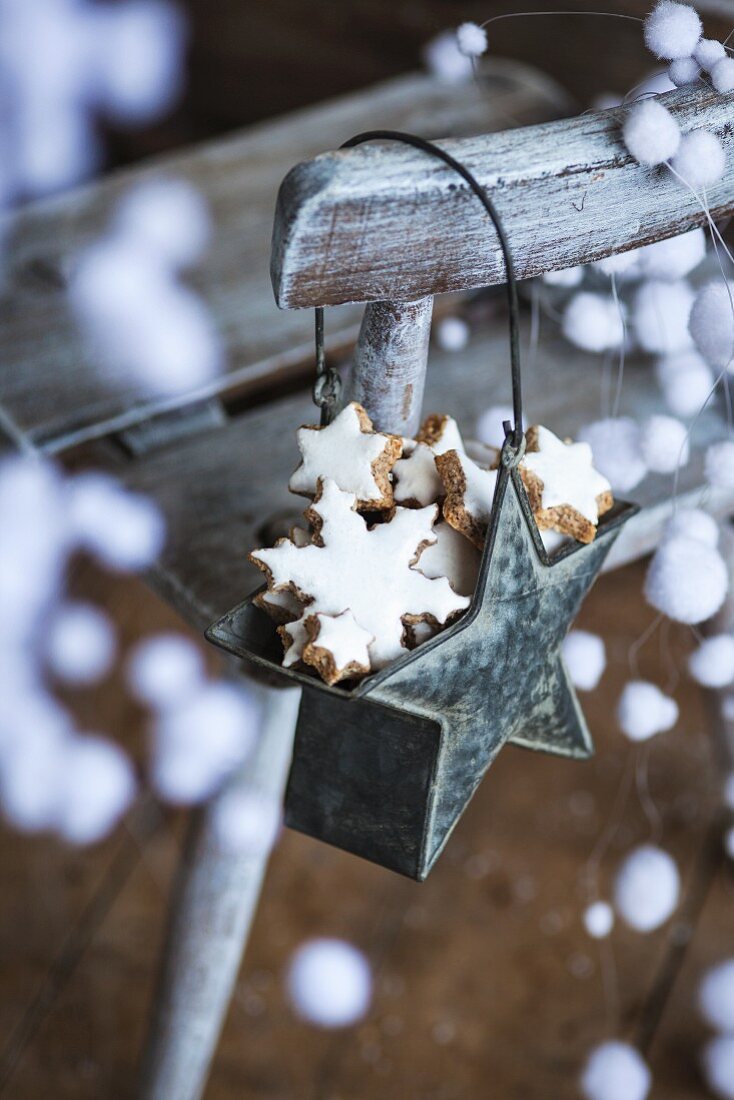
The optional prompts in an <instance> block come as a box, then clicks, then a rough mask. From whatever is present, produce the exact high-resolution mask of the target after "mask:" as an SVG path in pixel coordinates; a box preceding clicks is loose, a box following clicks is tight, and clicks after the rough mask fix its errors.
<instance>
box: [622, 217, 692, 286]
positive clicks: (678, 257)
mask: <svg viewBox="0 0 734 1100" xmlns="http://www.w3.org/2000/svg"><path fill="white" fill-rule="evenodd" d="M705 255H706V234H705V233H704V231H703V229H692V230H691V231H690V233H681V234H680V235H679V236H677V237H668V238H667V239H666V240H664V241H655V243H654V244H648V245H645V247H644V248H640V249H638V250H637V258H638V263H639V267H640V271H641V273H642V275H644V277H645V278H646V279H666V280H668V281H669V282H673V281H675V280H677V279H683V278H685V276H686V275H688V274H689V273H690V272H691V271H693V269H694V268H696V267H698V265H699V264H700V263H701V261H702V260H703V258H704V256H705Z"/></svg>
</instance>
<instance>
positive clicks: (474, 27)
mask: <svg viewBox="0 0 734 1100" xmlns="http://www.w3.org/2000/svg"><path fill="white" fill-rule="evenodd" d="M456 41H457V44H458V46H459V51H460V52H461V53H463V54H464V56H465V57H481V55H482V54H483V53H486V51H487V32H486V31H485V29H484V27H480V26H479V24H478V23H462V24H461V26H460V27H457V29H456Z"/></svg>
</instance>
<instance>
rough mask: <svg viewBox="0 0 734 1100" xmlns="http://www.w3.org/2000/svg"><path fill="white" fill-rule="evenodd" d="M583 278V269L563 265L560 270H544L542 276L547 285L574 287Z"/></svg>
mask: <svg viewBox="0 0 734 1100" xmlns="http://www.w3.org/2000/svg"><path fill="white" fill-rule="evenodd" d="M583 278H584V269H583V267H582V266H579V267H563V268H561V270H560V271H546V272H545V274H544V275H543V276H542V279H543V282H544V283H545V284H546V285H547V286H562V287H566V288H568V287H574V286H578V285H579V283H580V282H582V281H583Z"/></svg>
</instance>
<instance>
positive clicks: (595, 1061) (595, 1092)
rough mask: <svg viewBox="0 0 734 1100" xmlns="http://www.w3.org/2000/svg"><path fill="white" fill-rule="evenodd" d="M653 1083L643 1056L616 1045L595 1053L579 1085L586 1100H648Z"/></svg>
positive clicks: (603, 1047) (604, 1046)
mask: <svg viewBox="0 0 734 1100" xmlns="http://www.w3.org/2000/svg"><path fill="white" fill-rule="evenodd" d="M651 1083H652V1076H651V1074H650V1070H649V1069H648V1067H647V1064H646V1062H645V1060H644V1059H643V1057H642V1055H641V1054H640V1053H639V1052H638V1051H637V1050H635V1048H634V1047H631V1046H629V1044H628V1043H620V1042H615V1041H610V1042H607V1043H602V1044H601V1046H598V1047H596V1048H595V1049H594V1050H592V1052H591V1054H590V1055H589V1058H588V1061H587V1063H586V1066H585V1067H584V1071H583V1073H582V1074H581V1081H580V1082H579V1084H580V1086H581V1092H582V1095H583V1096H584V1100H647V1095H648V1093H649V1092H650V1085H651Z"/></svg>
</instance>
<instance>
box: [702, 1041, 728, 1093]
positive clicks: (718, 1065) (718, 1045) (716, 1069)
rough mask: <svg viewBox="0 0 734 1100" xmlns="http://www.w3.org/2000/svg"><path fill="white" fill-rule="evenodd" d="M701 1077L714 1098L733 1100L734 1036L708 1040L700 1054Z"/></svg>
mask: <svg viewBox="0 0 734 1100" xmlns="http://www.w3.org/2000/svg"><path fill="white" fill-rule="evenodd" d="M701 1066H702V1069H703V1076H704V1078H705V1080H706V1084H707V1085H708V1087H709V1089H710V1090H711V1092H712V1093H713V1094H714V1096H718V1097H719V1098H720V1100H734V1035H717V1036H716V1038H715V1039H709V1041H708V1043H706V1045H705V1047H704V1048H703V1052H702V1054H701Z"/></svg>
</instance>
